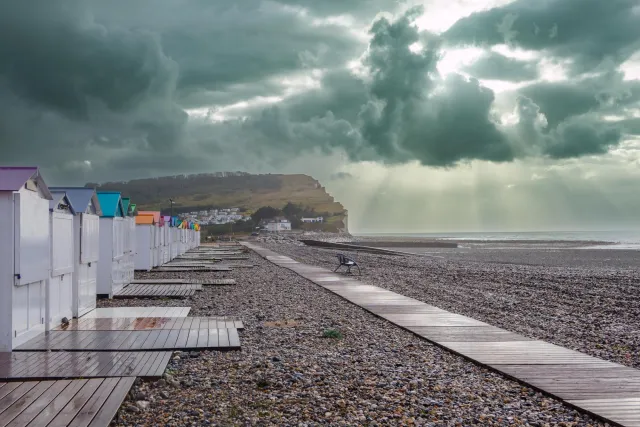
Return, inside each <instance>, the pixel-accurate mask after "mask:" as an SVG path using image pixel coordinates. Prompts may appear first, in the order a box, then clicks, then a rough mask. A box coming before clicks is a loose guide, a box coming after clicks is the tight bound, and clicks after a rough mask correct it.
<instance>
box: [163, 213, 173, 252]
mask: <svg viewBox="0 0 640 427" xmlns="http://www.w3.org/2000/svg"><path fill="white" fill-rule="evenodd" d="M162 221H163V224H164V225H163V227H162V230H163V233H162V234H163V235H164V247H163V249H162V255H163V256H162V263H163V264H166V263H168V262H169V261H171V259H172V258H171V239H172V236H171V217H170V216H169V215H164V216H163V217H162Z"/></svg>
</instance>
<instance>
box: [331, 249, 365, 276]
mask: <svg viewBox="0 0 640 427" xmlns="http://www.w3.org/2000/svg"><path fill="white" fill-rule="evenodd" d="M336 257H337V258H338V262H339V263H340V264H338V266H337V267H336V269H335V270H333V272H334V273H335V272H336V271H338V270H339V269H340V267H342V266H345V267H347V274H351V267H357V268H358V275H361V274H362V273H361V272H360V266H359V265H358V263H357V262H355V261H354V260H352V259H351V258H349V257H347V256H345V255H343V254H337V255H336Z"/></svg>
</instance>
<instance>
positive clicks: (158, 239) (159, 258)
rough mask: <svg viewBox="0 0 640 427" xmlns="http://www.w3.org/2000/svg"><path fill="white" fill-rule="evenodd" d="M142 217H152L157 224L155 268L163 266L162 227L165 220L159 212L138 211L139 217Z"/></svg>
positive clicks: (155, 229) (155, 233)
mask: <svg viewBox="0 0 640 427" xmlns="http://www.w3.org/2000/svg"><path fill="white" fill-rule="evenodd" d="M140 215H151V216H153V222H154V224H155V227H154V230H153V233H154V234H153V237H154V239H153V249H154V251H153V260H152V262H153V266H154V267H158V266H160V265H162V264H163V261H162V252H163V250H162V242H163V241H164V239H163V236H162V231H161V227H162V226H163V219H162V216H161V215H160V212H159V211H138V216H140Z"/></svg>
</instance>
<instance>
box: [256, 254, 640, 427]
mask: <svg viewBox="0 0 640 427" xmlns="http://www.w3.org/2000/svg"><path fill="white" fill-rule="evenodd" d="M244 245H245V246H246V247H248V248H250V249H252V250H254V251H255V252H257V253H258V254H259V255H261V256H263V257H264V258H266V259H267V260H269V261H271V262H272V263H274V264H276V265H279V266H281V267H284V268H287V269H289V270H292V271H294V272H296V273H297V274H299V275H300V276H302V277H305V278H307V279H308V280H310V281H312V282H314V283H316V284H317V285H319V286H322V287H323V288H325V289H327V290H329V291H331V292H334V293H336V294H337V295H339V296H341V297H343V298H345V299H346V300H348V301H350V302H352V303H353V304H356V305H358V306H360V307H363V308H364V309H366V310H368V311H370V312H371V313H373V314H375V315H377V316H379V317H381V318H384V319H386V320H388V321H390V322H392V323H394V324H396V325H398V326H400V327H402V328H404V329H408V330H410V331H412V332H414V333H415V334H417V335H419V336H421V337H424V338H426V339H427V340H429V341H431V342H433V343H435V344H437V345H439V346H441V347H443V348H445V349H447V350H450V351H452V352H454V353H456V354H459V355H461V356H463V357H465V358H467V359H469V360H471V361H473V362H475V363H478V364H480V365H482V366H485V367H488V368H491V369H493V370H495V371H497V372H500V373H502V374H504V375H506V376H508V377H510V378H512V379H515V380H517V381H519V382H521V383H523V384H527V385H529V386H531V387H533V388H536V389H538V390H540V391H542V392H545V393H547V394H549V395H552V396H554V397H556V398H558V399H559V400H561V401H564V402H565V403H566V404H568V405H570V406H573V407H575V408H577V409H579V410H582V411H584V412H586V413H589V414H591V415H594V416H596V417H599V418H601V419H603V420H605V421H607V422H610V423H613V424H616V425H624V426H640V371H639V370H637V369H633V368H628V367H625V366H622V365H619V364H616V363H612V362H608V361H605V360H602V359H598V358H595V357H591V356H588V355H586V354H584V353H580V352H577V351H574V350H569V349H567V348H564V347H560V346H557V345H554V344H550V343H547V342H544V341H539V340H532V339H529V338H526V337H524V336H521V335H519V334H515V333H513V332H509V331H507V330H504V329H500V328H497V327H494V326H491V325H489V324H486V323H484V322H480V321H478V320H475V319H472V318H470V317H466V316H462V315H458V314H455V313H451V312H448V311H446V310H442V309H440V308H438V307H435V306H432V305H428V304H425V303H423V302H421V301H418V300H416V299H413V298H409V297H406V296H404V295H400V294H397V293H395V292H391V291H388V290H386V289H382V288H379V287H376V286H371V285H367V284H366V283H364V282H362V281H360V280H356V279H355V278H352V277H349V276H344V275H340V274H335V273H333V272H332V271H330V270H327V269H324V268H320V267H315V266H311V265H307V264H302V263H298V262H297V261H295V260H293V259H291V258H289V257H286V256H282V255H280V254H278V253H276V252H273V251H270V250H268V249H264V248H262V247H260V246H257V245H255V244H251V243H244Z"/></svg>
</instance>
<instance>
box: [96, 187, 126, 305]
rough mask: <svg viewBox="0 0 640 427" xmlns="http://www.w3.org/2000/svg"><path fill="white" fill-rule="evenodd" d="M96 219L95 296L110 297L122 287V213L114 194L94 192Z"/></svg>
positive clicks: (120, 204)
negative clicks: (96, 258)
mask: <svg viewBox="0 0 640 427" xmlns="http://www.w3.org/2000/svg"><path fill="white" fill-rule="evenodd" d="M98 201H99V202H100V207H101V208H102V215H101V216H100V232H99V234H100V258H99V260H98V280H97V283H96V289H97V295H98V296H106V297H108V298H111V297H112V296H113V293H114V292H117V291H119V290H120V289H122V287H123V286H124V285H125V284H126V283H125V282H126V279H125V274H124V272H125V269H124V266H123V264H124V262H125V261H124V254H125V234H127V232H129V230H128V228H125V226H126V225H127V223H126V222H125V219H124V216H125V212H124V209H123V207H122V197H121V196H120V193H119V192H117V191H98Z"/></svg>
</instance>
